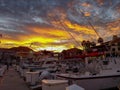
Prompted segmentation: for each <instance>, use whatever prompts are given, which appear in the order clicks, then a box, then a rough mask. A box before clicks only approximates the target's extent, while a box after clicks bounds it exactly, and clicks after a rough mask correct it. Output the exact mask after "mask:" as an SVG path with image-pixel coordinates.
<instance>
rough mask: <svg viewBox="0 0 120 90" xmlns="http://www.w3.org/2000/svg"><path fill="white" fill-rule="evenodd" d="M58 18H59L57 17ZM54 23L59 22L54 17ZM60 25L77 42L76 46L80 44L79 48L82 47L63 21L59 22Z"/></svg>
mask: <svg viewBox="0 0 120 90" xmlns="http://www.w3.org/2000/svg"><path fill="white" fill-rule="evenodd" d="M57 17H58V16H57ZM53 19H54V21H56V22H58V20H57V19H56V18H55V17H53ZM59 24H60V25H61V26H62V27H63V30H64V31H66V32H67V33H68V34H69V35H70V36H71V37H72V39H73V40H74V41H75V42H76V44H78V46H80V47H82V46H81V45H80V44H79V43H78V41H77V40H76V39H75V37H74V36H73V35H72V34H71V33H70V32H69V31H68V30H67V28H66V26H65V25H64V24H63V23H62V22H61V20H59Z"/></svg>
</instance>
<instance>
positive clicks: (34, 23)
mask: <svg viewBox="0 0 120 90" xmlns="http://www.w3.org/2000/svg"><path fill="white" fill-rule="evenodd" d="M91 25H92V26H93V27H91ZM93 28H94V29H95V30H96V32H97V33H98V34H99V36H102V37H103V38H104V40H105V41H107V40H109V39H110V37H111V36H112V35H115V34H116V35H120V34H119V33H120V1H119V0H0V34H2V37H1V38H0V40H1V45H0V47H14V46H21V45H22V46H28V47H31V48H32V49H34V50H39V49H42V50H43V49H51V50H55V51H61V50H63V49H67V48H70V47H73V46H76V47H80V45H78V44H77V43H76V41H77V42H78V43H80V42H81V41H82V40H84V39H87V40H94V41H96V40H97V38H98V36H97V34H96V32H95V31H94V29H93ZM75 40H76V41H75ZM58 49H59V50H58Z"/></svg>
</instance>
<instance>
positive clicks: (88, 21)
mask: <svg viewBox="0 0 120 90" xmlns="http://www.w3.org/2000/svg"><path fill="white" fill-rule="evenodd" d="M80 13H81V15H84V13H83V12H82V10H81V9H80ZM84 19H85V20H86V21H87V22H88V24H89V25H90V26H91V28H92V29H93V30H94V31H95V33H96V35H97V36H98V37H99V38H100V35H99V34H98V32H97V31H96V29H95V27H94V26H93V25H92V23H91V22H90V21H89V20H88V19H87V18H85V17H84Z"/></svg>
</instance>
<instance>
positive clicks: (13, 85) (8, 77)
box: [0, 67, 30, 90]
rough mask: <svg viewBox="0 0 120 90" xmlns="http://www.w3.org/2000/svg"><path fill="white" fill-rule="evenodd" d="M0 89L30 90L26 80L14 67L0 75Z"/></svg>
mask: <svg viewBox="0 0 120 90" xmlns="http://www.w3.org/2000/svg"><path fill="white" fill-rule="evenodd" d="M0 90H30V88H29V87H28V86H27V84H26V83H25V81H24V80H23V79H22V78H21V77H20V76H19V74H18V73H17V72H16V71H15V69H14V68H13V67H10V68H9V70H7V71H6V72H5V74H4V76H3V77H0Z"/></svg>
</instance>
